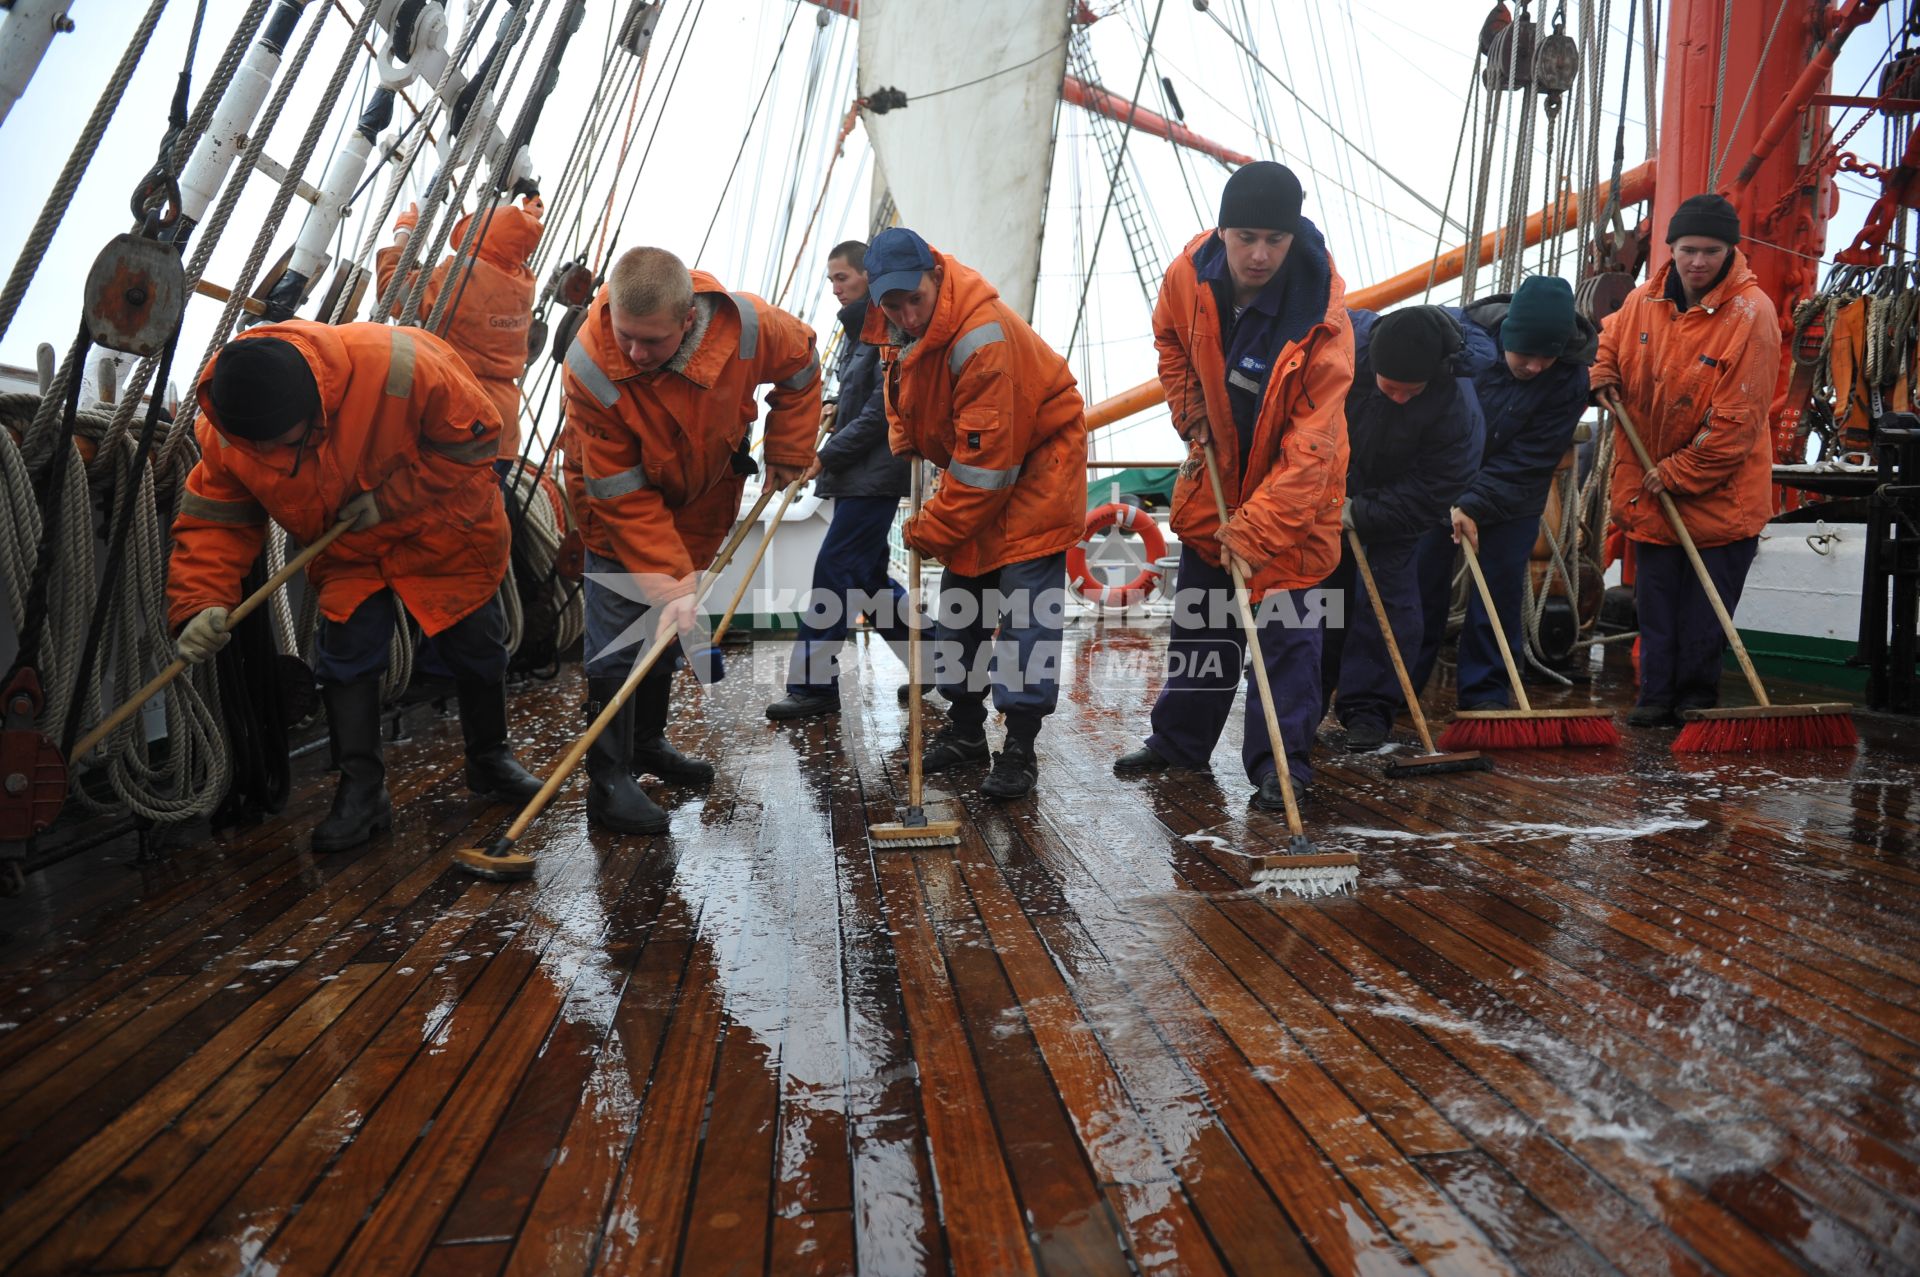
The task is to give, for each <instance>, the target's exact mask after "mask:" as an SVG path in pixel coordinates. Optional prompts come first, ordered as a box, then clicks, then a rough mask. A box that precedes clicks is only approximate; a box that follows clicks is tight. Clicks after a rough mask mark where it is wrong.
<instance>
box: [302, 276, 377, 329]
mask: <svg viewBox="0 0 1920 1277" xmlns="http://www.w3.org/2000/svg"><path fill="white" fill-rule="evenodd" d="M372 278H373V276H372V274H370V273H369V272H367V271H365V270H363V269H361V268H360V267H358V266H355V265H353V264H352V263H348V264H346V265H343V266H340V267H338V268H337V269H335V271H334V272H333V280H332V282H330V283H329V284H328V285H327V291H326V292H325V293H323V294H321V297H320V309H319V310H317V311H315V312H314V316H313V317H314V318H315V319H318V320H320V321H321V322H322V323H325V322H326V321H327V320H329V319H331V318H332V317H333V311H334V307H336V306H339V305H340V298H341V296H342V294H344V295H345V296H346V299H347V304H346V306H345V307H344V308H342V309H341V311H340V322H341V323H343V324H351V323H352V322H353V321H354V320H356V319H358V318H359V317H360V303H361V302H363V301H365V300H366V299H367V281H369V280H370V279H372Z"/></svg>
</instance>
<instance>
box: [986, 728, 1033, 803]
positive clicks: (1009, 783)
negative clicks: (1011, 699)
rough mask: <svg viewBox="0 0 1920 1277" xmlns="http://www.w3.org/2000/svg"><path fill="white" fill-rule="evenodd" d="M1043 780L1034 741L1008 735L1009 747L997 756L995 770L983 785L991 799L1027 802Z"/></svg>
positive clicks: (994, 762) (994, 757)
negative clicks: (1040, 779)
mask: <svg viewBox="0 0 1920 1277" xmlns="http://www.w3.org/2000/svg"><path fill="white" fill-rule="evenodd" d="M1039 778H1040V768H1039V765H1038V764H1037V763H1036V762H1035V761H1034V758H1033V741H1032V740H1031V739H1030V738H1028V737H1025V736H1015V735H1013V734H1012V733H1008V735H1007V743H1006V745H1005V746H1003V747H1002V748H1001V750H1000V752H999V753H997V754H995V755H994V756H993V768H992V769H991V770H990V771H988V772H987V778H986V779H985V780H983V781H981V782H980V792H981V793H983V794H985V795H986V796H987V797H989V798H1025V797H1026V796H1027V795H1028V794H1030V793H1032V792H1033V786H1034V782H1035V781H1037V780H1039Z"/></svg>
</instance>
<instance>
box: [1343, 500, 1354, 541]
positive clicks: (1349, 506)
mask: <svg viewBox="0 0 1920 1277" xmlns="http://www.w3.org/2000/svg"><path fill="white" fill-rule="evenodd" d="M1340 530H1341V531H1342V532H1351V531H1353V498H1352V497H1348V498H1346V499H1345V500H1344V501H1342V502H1341V503H1340Z"/></svg>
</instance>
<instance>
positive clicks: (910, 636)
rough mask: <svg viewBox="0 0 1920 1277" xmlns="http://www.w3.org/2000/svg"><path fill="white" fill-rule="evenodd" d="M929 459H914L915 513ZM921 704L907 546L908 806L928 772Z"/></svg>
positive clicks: (914, 561)
mask: <svg viewBox="0 0 1920 1277" xmlns="http://www.w3.org/2000/svg"><path fill="white" fill-rule="evenodd" d="M925 482H926V462H924V461H922V460H921V459H920V458H919V457H915V458H914V459H913V513H914V514H916V515H917V514H919V513H920V501H921V490H922V485H923V484H925ZM922 712H923V711H922V709H921V706H920V551H918V550H916V549H914V548H913V547H912V546H908V547H907V806H909V807H920V806H922V805H923V804H922V803H921V801H920V791H921V789H922V787H923V786H924V785H925V783H926V774H925V772H924V771H923V769H922V767H921V762H920V738H921V733H922V732H923V731H924V730H925V729H924V728H923V727H922V725H921V723H922V719H921V714H922Z"/></svg>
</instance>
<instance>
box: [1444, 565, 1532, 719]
mask: <svg viewBox="0 0 1920 1277" xmlns="http://www.w3.org/2000/svg"><path fill="white" fill-rule="evenodd" d="M1460 548H1461V549H1462V550H1465V551H1466V552H1467V568H1468V570H1469V571H1471V572H1472V573H1473V583H1474V585H1476V586H1478V587H1479V589H1480V606H1482V607H1484V608H1486V609H1487V622H1488V625H1489V626H1490V627H1491V628H1492V630H1493V637H1494V638H1495V639H1496V640H1497V641H1498V642H1499V644H1500V659H1501V660H1503V661H1505V662H1506V664H1507V682H1509V683H1511V684H1512V685H1513V699H1514V700H1515V701H1517V702H1519V704H1520V708H1521V709H1522V710H1525V711H1526V712H1527V713H1529V714H1531V713H1533V702H1532V701H1530V700H1528V699H1527V689H1526V687H1525V686H1524V685H1523V684H1522V683H1521V682H1520V667H1519V666H1518V665H1516V664H1514V660H1513V649H1512V648H1510V647H1508V646H1507V627H1506V626H1504V625H1502V624H1501V623H1500V611H1499V609H1498V608H1496V607H1494V606H1493V591H1492V590H1490V589H1488V588H1487V576H1486V573H1484V572H1482V571H1481V570H1480V556H1479V555H1478V554H1475V553H1474V551H1473V542H1471V541H1469V540H1467V539H1466V538H1465V537H1462V538H1461V539H1460Z"/></svg>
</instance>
